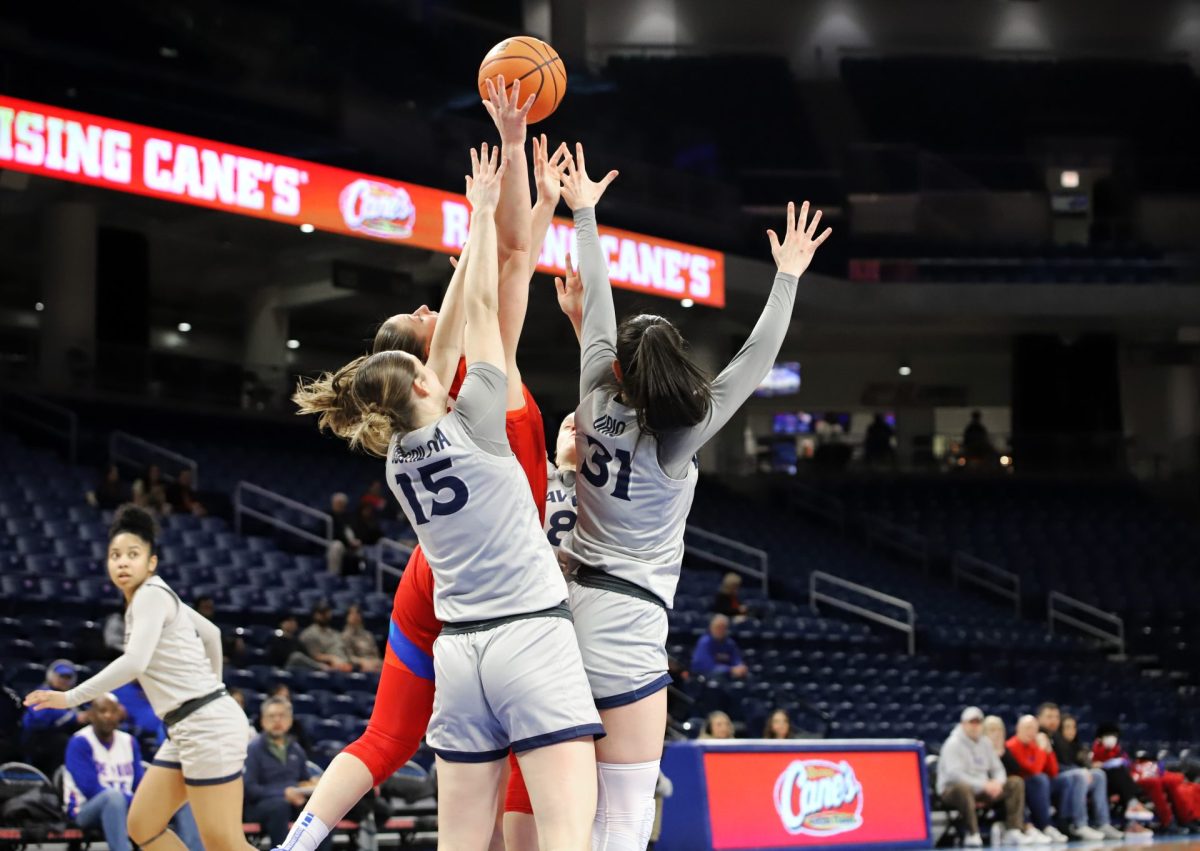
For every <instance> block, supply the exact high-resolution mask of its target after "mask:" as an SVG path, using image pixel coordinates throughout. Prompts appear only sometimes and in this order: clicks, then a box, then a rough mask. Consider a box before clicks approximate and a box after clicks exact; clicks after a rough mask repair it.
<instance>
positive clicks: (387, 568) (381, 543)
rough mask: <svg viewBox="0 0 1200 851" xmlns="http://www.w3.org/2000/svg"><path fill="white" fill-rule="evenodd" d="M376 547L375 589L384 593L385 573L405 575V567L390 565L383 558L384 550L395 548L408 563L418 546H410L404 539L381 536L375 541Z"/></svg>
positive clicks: (397, 575) (396, 575) (398, 576)
mask: <svg viewBox="0 0 1200 851" xmlns="http://www.w3.org/2000/svg"><path fill="white" fill-rule="evenodd" d="M375 547H376V549H375V590H376V591H377V592H379V593H383V574H385V573H390V574H391V575H393V576H395V577H396V578H397V579H399V578H400V577H401V576H403V575H404V568H402V567H395V566H394V565H390V564H388V563H387V562H386V561H384V560H383V551H384V550H394V551H395V552H397V553H400V554H401V555H402V556H403V558H404V561H405V562H406V563H407V562H408V559H409V556H411V555H412V554H413V551H414V550H415V549H416V547H413V546H409V545H408V544H405V543H403V542H402V541H394V540H392V539H391V538H380V539H379V540H378V541H377V542H376V543H375Z"/></svg>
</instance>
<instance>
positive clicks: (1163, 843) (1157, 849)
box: [1003, 836, 1200, 851]
mask: <svg viewBox="0 0 1200 851" xmlns="http://www.w3.org/2000/svg"><path fill="white" fill-rule="evenodd" d="M1003 847H1005V848H1008V847H1010V846H1007V845H1005V846H1003ZM1025 847H1026V848H1048V849H1051V851H1053V849H1056V848H1066V849H1068V851H1118V849H1132V848H1141V849H1146V848H1152V849H1154V851H1200V836H1192V837H1184V838H1175V837H1168V838H1163V839H1158V840H1156V841H1155V842H1072V843H1071V844H1070V845H1032V846H1025Z"/></svg>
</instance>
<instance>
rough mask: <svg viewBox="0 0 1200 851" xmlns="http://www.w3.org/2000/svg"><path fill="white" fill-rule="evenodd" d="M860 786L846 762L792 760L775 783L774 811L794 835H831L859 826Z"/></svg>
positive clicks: (860, 817) (787, 829)
mask: <svg viewBox="0 0 1200 851" xmlns="http://www.w3.org/2000/svg"><path fill="white" fill-rule="evenodd" d="M862 808H863V796H862V784H861V783H859V782H858V778H857V777H855V776H854V769H852V768H851V767H850V765H849V763H847V762H845V761H843V762H838V763H833V762H829V761H828V760H824V759H805V760H799V759H798V760H794V761H793V762H792V763H791V764H789V765H788V767H787V768H785V769H784V770H783V773H782V774H780V775H779V779H778V780H776V781H775V810H776V811H777V812H778V813H779V819H780V821H782V822H783V827H784V829H785V830H786V831H787V832H788V833H790V834H792V835H793V836H796V835H798V834H802V835H804V836H833V835H834V834H838V833H847V832H849V831H851V830H857V829H858V828H860V827H862V823H863V820H862Z"/></svg>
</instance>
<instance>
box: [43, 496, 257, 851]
mask: <svg viewBox="0 0 1200 851" xmlns="http://www.w3.org/2000/svg"><path fill="white" fill-rule="evenodd" d="M156 538H157V534H156V526H155V522H154V518H153V517H152V516H150V515H149V514H148V513H147V512H145V511H144V510H142V509H141V508H137V507H135V506H131V505H130V506H125V507H124V508H122V509H121V510H120V511H118V512H117V516H116V519H115V520H114V521H113V525H112V529H111V530H110V532H109V544H108V575H109V578H110V579H111V580H112V583H113V585H115V586H116V587H117V588H118V590H120V591H121V593H123V594H124V595H125V604H126V605H125V653H124V654H123V655H122V656H121V657H120V658H118V659H116V660H115V661H113V662H112V663H110V664H109V665H107V666H106V667H105V668H104V670H102V671H100V673H98V674H96V676H94V677H92V678H91V679H90V680H87V681H86V682H84V683H81V684H79V685H77V686H75V688H73V689H71V690H70V691H46V690H39V691H34V692H31V693H30V694H29V695H28V696H27V697H26V698H25V705H26V706H29V707H32V708H33V709H35V710H36V709H40V708H54V709H65V708H68V707H74V706H80V705H82V704H84V703H88V702H89V701H91V700H94V699H95V698H97V697H99V696H100V695H102V694H104V693H106V692H110V691H113V690H114V689H116V688H118V687H120V686H123V685H125V684H126V683H128V682H130V681H132V680H134V679H136V680H137V681H138V682H139V683H141V685H142V688H143V689H145V691H146V697H147V698H148V699H149V701H150V705H151V706H152V707H153V708H154V713H155V714H156V715H158V717H160V718H162V719H163V722H164V723H165V724H166V727H167V741H166V742H164V743H163V745H162V747H161V748H159V750H158V753H156V754H155V755H154V761H153V763H152V764H151V767H150V769H149V770H148V771H147V772H146V776H145V778H144V779H143V780H142V783H141V785H140V786H138V788H137V792H136V793H134V796H133V803H132V804H131V805H130V807H129V819H128V827H129V838H130V839H132V840H133V841H134V842H135V843H136V844H137V845H138V846H139V847H141V848H142V849H144V851H186V846H185V845H184V844H183V843H182V842H181V841H180V840H179V837H178V836H176V835H175V834H174V833H173V832H172V831H171V830H170V829H169V828H168V822H170V820H171V817H172V816H174V815H175V812H176V811H177V810H178V809H179V808H180V807H182V806H183V805H184V804H185V803H189V804H191V805H192V812H193V813H194V814H195V816H196V824H197V825H198V826H199V828H200V838H201V839H202V840H203V841H204V847H205V848H207V849H208V851H235V849H236V850H237V851H240V849H248V848H252V847H253V846H251V845H250V844H249V843H248V842H247V841H246V837H245V834H243V833H242V770H243V767H244V766H245V764H246V716H245V714H244V713H243V712H242V710H241V708H240V707H238V705H237V703H235V702H234V700H233V698H231V697H230V696H229V695H228V694H227V693H226V691H225V686H224V685H223V684H222V682H221V663H222V652H221V631H220V630H219V629H217V628H216V627H215V626H214V625H213V624H212V623H211V622H209V621H208V620H206V619H205V618H203V617H201V616H200V615H198V614H196V612H194V611H193V610H192V609H191V608H189V607H188V606H187V605H185V604H184V603H183V602H182V601H181V600H180V599H179V597H178V595H176V594H175V592H174V591H172V590H171V588H170V586H168V585H167V583H166V582H164V581H163V580H162V579H161V578H160V577H159V576H158V575H157V573H158V556H157V555H156V554H155V551H154V550H155V540H156Z"/></svg>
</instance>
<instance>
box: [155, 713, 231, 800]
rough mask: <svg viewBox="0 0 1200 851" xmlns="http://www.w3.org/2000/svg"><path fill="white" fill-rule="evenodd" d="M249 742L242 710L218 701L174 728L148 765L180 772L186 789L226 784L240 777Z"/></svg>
mask: <svg viewBox="0 0 1200 851" xmlns="http://www.w3.org/2000/svg"><path fill="white" fill-rule="evenodd" d="M248 738H249V737H248V736H247V735H246V713H245V712H243V711H242V707H240V706H238V705H237V703H236V702H235V701H234V699H233V698H232V697H228V696H227V697H222V698H218V699H217V700H214V701H213V702H212V703H210V704H208V705H207V706H202V707H200V708H199V709H197V710H196V711H195V712H193V713H192V714H191V715H189V716H188V717H186V718H184V719H183V720H182V721H180V722H179V723H178V724H175V725H173V726H172V727H171V730H170V738H168V739H167V740H166V741H165V742H163V743H162V746H161V747H159V749H158V752H157V753H155V754H154V760H153V761H152V762H151V765H157V766H159V767H160V768H170V769H176V770H179V771H182V772H183V782H184V783H186V784H187V785H188V786H216V785H218V784H221V783H228V782H229V781H231V780H237V779H238V778H239V777H241V776H242V771H243V769H244V768H245V766H246V745H247V741H248Z"/></svg>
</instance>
